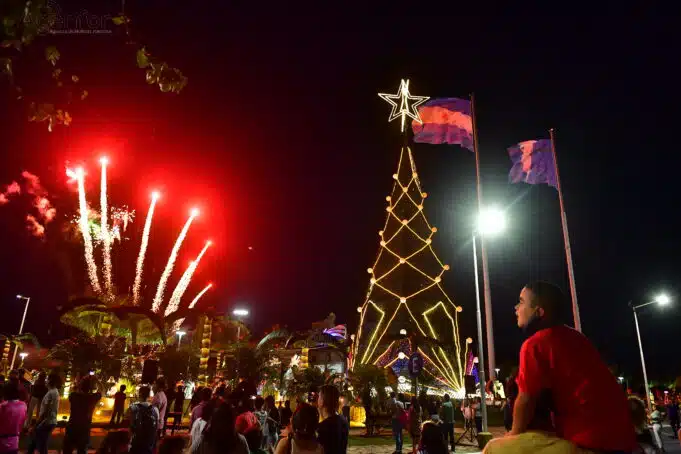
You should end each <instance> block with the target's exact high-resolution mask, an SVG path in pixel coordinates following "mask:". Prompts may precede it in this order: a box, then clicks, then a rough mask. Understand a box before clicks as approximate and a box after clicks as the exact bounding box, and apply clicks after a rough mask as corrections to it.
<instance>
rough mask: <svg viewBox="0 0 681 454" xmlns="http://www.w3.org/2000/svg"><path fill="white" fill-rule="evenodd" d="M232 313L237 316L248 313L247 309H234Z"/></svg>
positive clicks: (243, 315)
mask: <svg viewBox="0 0 681 454" xmlns="http://www.w3.org/2000/svg"><path fill="white" fill-rule="evenodd" d="M232 314H234V315H236V316H237V317H246V316H247V315H248V309H234V310H233V311H232Z"/></svg>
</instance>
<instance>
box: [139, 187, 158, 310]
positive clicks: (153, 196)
mask: <svg viewBox="0 0 681 454" xmlns="http://www.w3.org/2000/svg"><path fill="white" fill-rule="evenodd" d="M158 197H159V194H158V192H153V193H152V194H151V204H150V205H149V211H148V212H147V220H146V221H144V233H143V234H142V245H141V246H140V253H139V256H138V257H137V268H136V269H137V271H136V273H135V284H134V285H133V287H132V300H133V304H134V305H135V306H137V305H138V304H139V300H140V287H141V286H142V271H143V268H144V256H145V255H146V253H147V246H148V245H149V232H150V231H151V219H152V218H153V217H154V208H155V207H156V201H157V200H158Z"/></svg>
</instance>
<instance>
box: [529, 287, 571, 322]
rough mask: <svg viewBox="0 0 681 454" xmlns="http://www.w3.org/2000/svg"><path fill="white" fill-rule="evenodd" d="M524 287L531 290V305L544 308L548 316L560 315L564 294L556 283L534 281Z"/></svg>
mask: <svg viewBox="0 0 681 454" xmlns="http://www.w3.org/2000/svg"><path fill="white" fill-rule="evenodd" d="M525 288H526V289H528V290H531V291H532V294H533V295H534V298H533V299H532V301H531V303H532V306H538V307H541V308H542V309H544V312H545V313H546V316H547V317H549V318H553V319H558V318H560V317H561V315H562V312H563V310H564V309H565V306H566V304H565V295H564V294H563V292H562V291H561V289H560V288H559V287H558V286H557V285H554V284H551V283H549V282H544V281H535V282H531V283H529V284H527V285H526V286H525Z"/></svg>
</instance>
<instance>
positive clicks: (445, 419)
mask: <svg viewBox="0 0 681 454" xmlns="http://www.w3.org/2000/svg"><path fill="white" fill-rule="evenodd" d="M440 419H441V420H442V426H441V428H442V435H443V436H444V440H445V445H446V444H448V441H447V439H449V442H450V443H451V446H452V451H454V448H455V445H456V440H455V439H454V405H452V401H451V397H449V394H445V395H444V402H442V406H441V407H440Z"/></svg>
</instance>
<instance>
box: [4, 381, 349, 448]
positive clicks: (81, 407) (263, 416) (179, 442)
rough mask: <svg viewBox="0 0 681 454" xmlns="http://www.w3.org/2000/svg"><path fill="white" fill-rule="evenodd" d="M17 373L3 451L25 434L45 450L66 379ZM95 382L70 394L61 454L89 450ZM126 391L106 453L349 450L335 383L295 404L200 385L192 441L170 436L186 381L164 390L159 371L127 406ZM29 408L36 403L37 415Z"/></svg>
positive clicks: (9, 392)
mask: <svg viewBox="0 0 681 454" xmlns="http://www.w3.org/2000/svg"><path fill="white" fill-rule="evenodd" d="M20 372H23V371H16V372H12V373H11V374H10V376H9V379H8V380H7V382H5V383H2V386H0V390H1V392H2V395H1V396H0V397H1V399H0V400H1V402H0V454H15V453H18V450H19V441H20V438H21V436H22V435H23V434H26V436H27V440H28V443H27V453H28V454H33V453H34V452H35V451H36V450H37V451H38V452H39V453H40V454H47V450H48V444H49V441H50V437H51V435H52V432H53V430H54V429H55V427H56V426H57V422H58V421H57V415H58V410H59V402H60V394H59V389H60V387H61V378H60V376H59V375H58V374H56V373H53V374H50V375H49V376H46V375H44V374H41V375H40V376H39V377H38V378H37V379H36V381H35V383H33V384H31V383H30V382H29V381H27V380H25V378H24V375H23V374H20ZM3 381H4V380H3ZM94 384H95V383H94V377H92V376H87V375H86V376H85V377H83V378H82V379H80V380H78V381H77V383H76V385H75V388H74V390H73V391H71V392H70V394H69V396H68V400H69V404H70V414H69V418H68V421H67V422H66V426H65V432H64V437H63V441H62V446H61V449H60V450H61V451H62V452H63V453H68V454H71V453H72V452H73V451H74V450H76V451H77V452H78V454H85V453H86V452H87V450H88V447H89V445H90V433H91V429H92V417H93V413H94V411H95V408H96V407H97V404H98V402H99V401H100V400H101V397H102V396H101V394H100V393H99V392H97V391H95V390H94ZM125 391H126V387H125V386H121V387H120V389H119V391H118V392H117V393H116V394H115V396H114V406H113V409H112V415H111V424H110V425H111V426H112V428H113V427H116V426H121V425H123V426H125V428H124V429H121V430H116V429H114V430H110V431H109V432H108V434H107V436H106V438H105V439H104V440H103V441H102V443H101V446H100V447H99V452H100V453H101V454H122V453H132V454H152V453H156V452H158V454H180V453H182V452H185V451H187V450H189V451H190V452H191V454H212V453H216V454H217V453H228V454H291V453H294V454H345V453H346V450H347V444H348V434H349V423H348V421H347V418H345V417H344V416H342V415H340V414H339V412H338V410H339V401H340V392H339V390H338V388H336V387H335V386H332V385H326V386H323V387H322V388H321V389H320V390H319V392H318V393H314V394H312V396H313V397H311V398H309V399H308V400H309V401H308V402H298V404H297V406H296V408H295V410H292V409H291V405H290V402H289V401H286V403H285V405H284V406H282V405H281V403H280V405H279V407H277V406H276V405H275V401H274V398H273V397H272V396H267V397H265V398H263V397H262V396H254V395H252V394H249V393H245V392H244V391H243V389H237V390H235V391H231V390H230V389H229V388H228V387H227V386H226V385H225V384H222V385H220V386H217V387H216V388H215V389H213V388H210V387H200V388H198V389H196V390H195V392H194V395H193V397H192V399H191V401H190V402H189V405H188V406H187V410H188V411H189V412H190V413H191V414H190V417H189V422H190V426H189V429H190V430H189V434H190V436H189V439H188V440H187V437H186V436H173V435H171V436H166V427H167V423H168V421H167V420H168V418H169V417H178V416H179V418H180V420H181V418H182V415H183V414H184V407H185V406H184V393H183V389H182V388H181V387H180V388H178V389H177V390H173V389H171V390H167V386H166V381H165V379H164V378H163V377H160V378H158V379H157V380H156V381H155V383H154V384H153V386H151V387H150V386H140V387H139V389H138V390H137V396H135V397H133V398H132V399H131V401H132V402H131V404H130V405H129V406H128V408H127V409H125V407H124V405H125V401H126V399H127V396H126V394H125ZM152 392H153V398H152ZM29 408H30V409H33V408H37V410H38V411H37V417H36V418H35V419H34V418H33V417H32V416H33V414H32V412H29ZM176 423H177V421H176Z"/></svg>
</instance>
